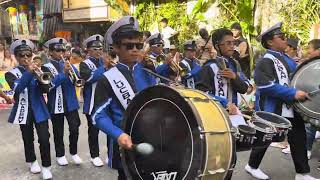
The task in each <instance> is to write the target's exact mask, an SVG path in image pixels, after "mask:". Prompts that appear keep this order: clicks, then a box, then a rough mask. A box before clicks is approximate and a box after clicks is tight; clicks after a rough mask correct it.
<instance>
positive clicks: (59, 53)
mask: <svg viewBox="0 0 320 180" xmlns="http://www.w3.org/2000/svg"><path fill="white" fill-rule="evenodd" d="M65 52H66V50H65V49H54V50H52V51H50V55H51V57H52V58H53V59H55V60H60V59H62V58H61V56H64V54H65Z"/></svg>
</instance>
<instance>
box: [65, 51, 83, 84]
mask: <svg viewBox="0 0 320 180" xmlns="http://www.w3.org/2000/svg"><path fill="white" fill-rule="evenodd" d="M61 58H62V60H63V61H64V62H68V63H69V64H70V62H69V60H66V59H65V58H64V57H63V56H62V55H61ZM69 77H70V79H71V81H72V82H73V84H74V85H75V86H76V87H82V86H84V84H85V80H83V79H80V78H79V77H78V75H77V73H76V72H75V70H74V69H73V67H72V66H71V69H70V70H69Z"/></svg>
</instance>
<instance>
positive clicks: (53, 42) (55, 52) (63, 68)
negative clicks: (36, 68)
mask: <svg viewBox="0 0 320 180" xmlns="http://www.w3.org/2000/svg"><path fill="white" fill-rule="evenodd" d="M66 43H67V41H66V40H65V39H63V38H53V39H50V40H49V41H47V42H46V43H45V46H46V47H48V48H49V53H50V56H51V60H50V62H49V63H47V64H44V65H43V66H42V69H43V71H44V72H49V73H51V74H52V76H53V79H52V87H51V88H50V92H49V93H48V109H49V111H50V114H51V121H52V127H53V135H54V145H55V150H56V157H57V162H58V164H59V165H60V166H65V165H68V161H67V159H66V157H65V148H64V142H63V134H64V117H66V118H67V121H68V125H69V133H70V134H69V143H70V144H69V148H70V149H69V150H70V154H71V156H72V159H73V161H74V162H75V164H81V163H82V160H81V158H80V157H79V156H78V155H77V152H78V147H77V146H78V138H79V126H80V118H79V114H78V109H79V104H78V99H77V96H76V90H75V86H74V84H73V82H72V81H71V79H70V77H69V76H70V70H71V68H73V69H74V71H75V72H76V73H77V70H76V68H75V67H74V66H72V65H71V64H70V63H69V62H68V61H64V60H63V55H64V52H65V51H66V47H65V44H66ZM77 76H78V77H79V75H78V74H77Z"/></svg>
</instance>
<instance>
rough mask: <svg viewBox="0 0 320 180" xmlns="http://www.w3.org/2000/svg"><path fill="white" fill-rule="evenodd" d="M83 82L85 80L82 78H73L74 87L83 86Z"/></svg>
mask: <svg viewBox="0 0 320 180" xmlns="http://www.w3.org/2000/svg"><path fill="white" fill-rule="evenodd" d="M85 83H86V82H85V80H83V79H77V80H75V82H74V85H75V86H76V87H82V86H84V84H85Z"/></svg>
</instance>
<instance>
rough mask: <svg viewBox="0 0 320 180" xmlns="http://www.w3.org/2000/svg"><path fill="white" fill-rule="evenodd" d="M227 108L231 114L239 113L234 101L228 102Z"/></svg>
mask: <svg viewBox="0 0 320 180" xmlns="http://www.w3.org/2000/svg"><path fill="white" fill-rule="evenodd" d="M227 110H228V111H229V114H230V115H236V114H238V108H237V106H236V105H235V104H234V103H228V104H227Z"/></svg>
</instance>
